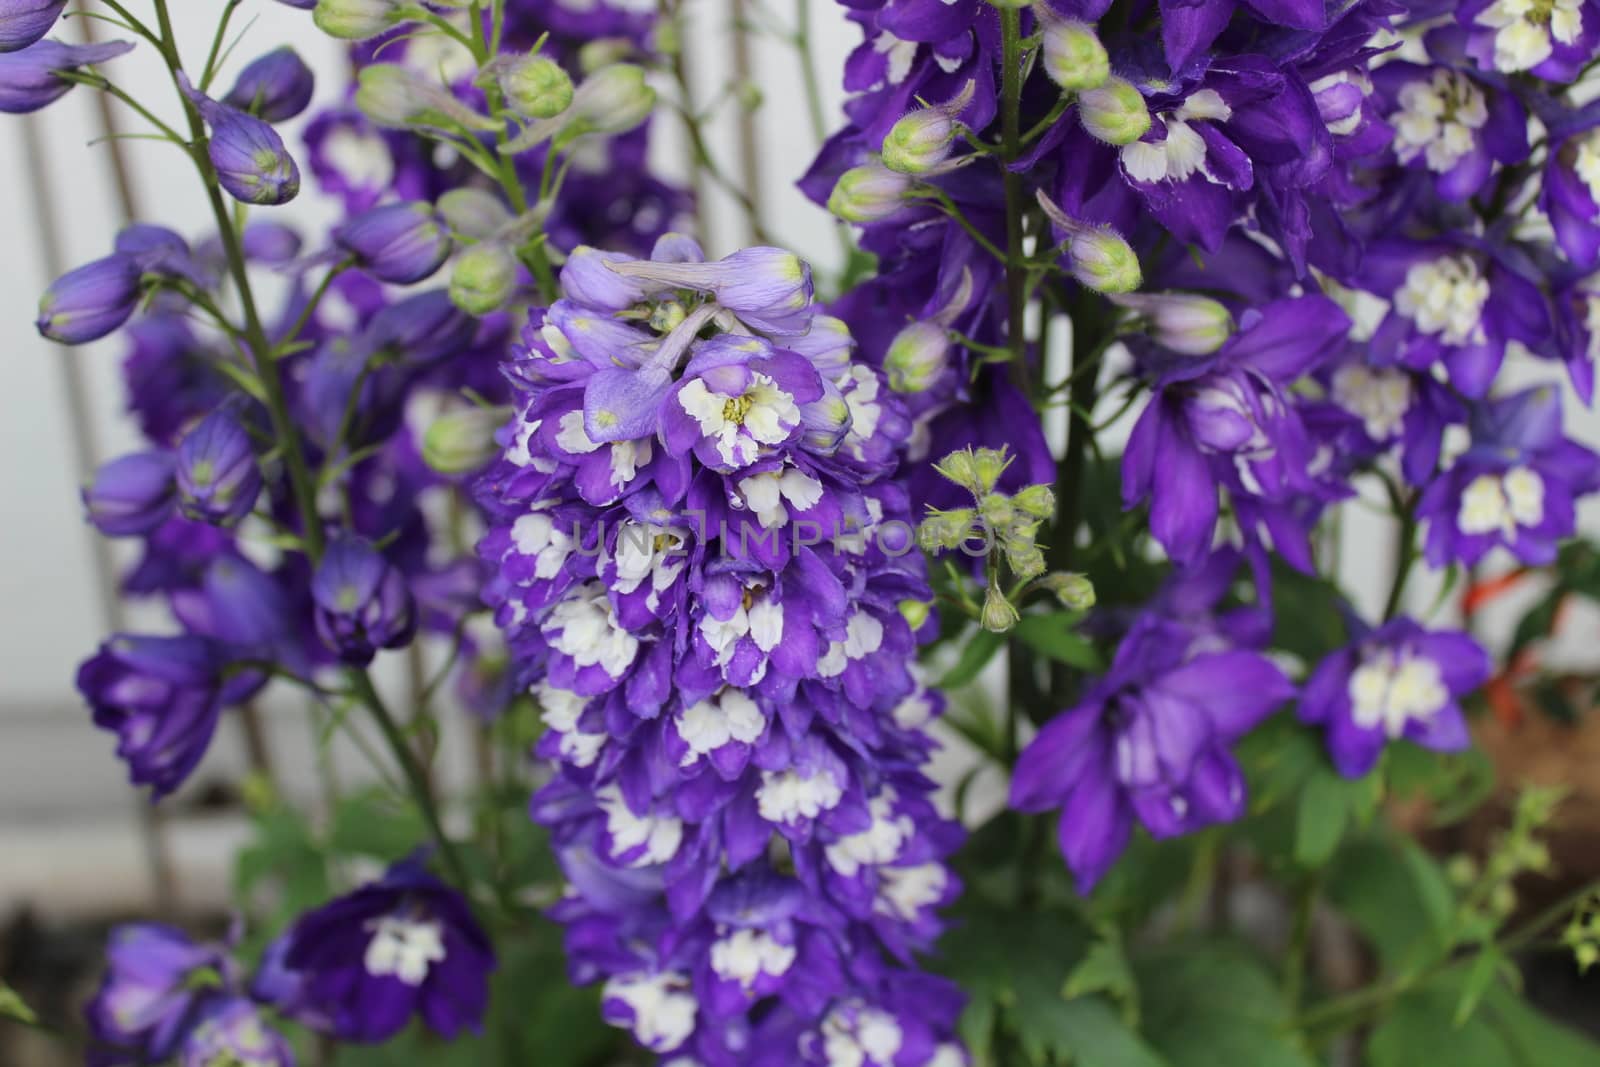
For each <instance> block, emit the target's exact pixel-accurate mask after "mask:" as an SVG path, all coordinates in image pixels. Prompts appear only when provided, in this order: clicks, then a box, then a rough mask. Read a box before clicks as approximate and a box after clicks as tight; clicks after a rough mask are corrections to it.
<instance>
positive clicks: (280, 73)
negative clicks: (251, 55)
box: [222, 45, 316, 122]
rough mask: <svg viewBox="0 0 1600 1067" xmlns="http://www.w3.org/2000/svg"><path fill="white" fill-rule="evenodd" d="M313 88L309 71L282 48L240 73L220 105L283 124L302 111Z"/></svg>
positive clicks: (292, 50) (297, 58) (313, 81)
mask: <svg viewBox="0 0 1600 1067" xmlns="http://www.w3.org/2000/svg"><path fill="white" fill-rule="evenodd" d="M315 88H316V77H315V75H313V74H312V73H311V68H310V67H308V66H306V64H305V61H304V60H302V59H301V58H300V57H299V56H298V55H296V54H295V50H294V49H293V48H290V47H288V46H287V45H285V46H284V47H282V48H277V49H274V50H273V51H271V52H268V53H267V54H266V55H264V56H262V57H261V58H259V59H257V60H255V61H254V62H253V63H251V64H250V65H249V66H247V67H245V68H244V70H242V71H240V72H239V77H238V78H237V79H236V80H235V81H234V83H233V88H232V89H230V90H228V95H227V96H225V97H223V98H222V103H224V104H226V105H227V106H228V107H231V108H235V109H236V110H239V111H244V112H247V113H249V114H251V115H254V116H256V117H257V118H259V119H263V120H265V121H266V122H283V121H285V120H287V119H292V118H294V117H295V116H296V115H298V114H300V112H302V111H304V110H305V109H306V105H308V104H310V103H311V94H312V92H313V90H314V89H315Z"/></svg>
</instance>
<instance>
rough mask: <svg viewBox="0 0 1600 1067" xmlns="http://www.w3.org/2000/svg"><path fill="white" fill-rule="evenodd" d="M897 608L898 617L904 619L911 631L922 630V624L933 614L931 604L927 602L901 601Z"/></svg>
mask: <svg viewBox="0 0 1600 1067" xmlns="http://www.w3.org/2000/svg"><path fill="white" fill-rule="evenodd" d="M899 607H900V617H901V618H903V619H905V620H906V623H907V625H909V626H910V627H911V628H912V629H913V630H920V629H922V624H923V623H925V622H927V621H928V616H929V615H931V614H933V603H932V602H931V601H927V600H902V601H900V605H899Z"/></svg>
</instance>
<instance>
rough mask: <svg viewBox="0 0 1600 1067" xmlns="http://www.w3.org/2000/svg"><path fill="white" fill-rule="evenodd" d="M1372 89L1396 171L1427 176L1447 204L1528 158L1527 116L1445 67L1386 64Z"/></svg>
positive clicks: (1509, 99) (1505, 95) (1507, 99)
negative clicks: (1390, 140)
mask: <svg viewBox="0 0 1600 1067" xmlns="http://www.w3.org/2000/svg"><path fill="white" fill-rule="evenodd" d="M1373 84H1374V85H1375V86H1376V87H1377V90H1378V94H1379V98H1380V100H1381V101H1382V102H1383V106H1384V109H1385V111H1386V119H1387V121H1388V123H1389V125H1390V126H1391V127H1393V129H1394V140H1393V144H1392V147H1393V149H1394V153H1395V157H1396V158H1397V159H1398V160H1399V161H1400V163H1401V165H1403V166H1405V167H1408V168H1411V169H1414V170H1419V171H1422V172H1424V173H1427V174H1430V175H1432V176H1433V181H1434V188H1435V189H1436V190H1437V191H1438V193H1439V195H1440V196H1442V197H1444V198H1445V199H1447V200H1455V201H1462V200H1466V199H1467V198H1468V197H1471V196H1473V195H1474V194H1476V193H1477V192H1478V190H1480V189H1482V188H1483V186H1484V183H1486V182H1487V181H1488V180H1489V176H1490V175H1491V174H1492V173H1493V171H1494V168H1495V165H1496V164H1499V165H1500V166H1511V165H1512V164H1515V163H1520V162H1522V160H1524V159H1526V158H1527V157H1528V116H1527V114H1526V113H1525V112H1524V111H1523V109H1522V105H1520V104H1519V103H1517V98H1516V97H1515V96H1513V95H1511V94H1510V93H1509V92H1504V91H1501V90H1499V89H1496V88H1495V87H1494V86H1492V85H1490V84H1486V83H1484V82H1482V81H1479V80H1478V79H1476V78H1474V77H1472V75H1470V74H1468V73H1466V72H1465V71H1463V70H1459V69H1456V68H1454V67H1449V66H1437V67H1425V66H1420V65H1418V64H1415V63H1387V64H1384V65H1383V66H1381V67H1379V68H1378V69H1377V70H1375V71H1374V72H1373Z"/></svg>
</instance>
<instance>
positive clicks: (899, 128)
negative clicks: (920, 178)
mask: <svg viewBox="0 0 1600 1067" xmlns="http://www.w3.org/2000/svg"><path fill="white" fill-rule="evenodd" d="M955 139H956V122H955V119H953V118H951V117H950V116H949V115H947V114H945V113H944V112H943V111H942V110H940V109H939V108H932V107H925V108H923V109H921V110H920V111H913V112H911V114H909V115H906V116H905V117H903V118H902V119H901V120H900V121H899V122H896V123H895V124H894V125H893V126H892V127H891V128H890V129H889V133H888V135H887V136H886V137H884V139H883V165H884V166H886V167H888V168H889V169H890V170H893V171H899V172H900V173H901V174H926V173H928V172H929V171H931V170H932V169H933V168H934V167H936V166H938V165H939V164H940V163H943V162H944V161H945V160H946V159H947V158H948V157H949V155H950V146H951V145H952V144H954V143H955Z"/></svg>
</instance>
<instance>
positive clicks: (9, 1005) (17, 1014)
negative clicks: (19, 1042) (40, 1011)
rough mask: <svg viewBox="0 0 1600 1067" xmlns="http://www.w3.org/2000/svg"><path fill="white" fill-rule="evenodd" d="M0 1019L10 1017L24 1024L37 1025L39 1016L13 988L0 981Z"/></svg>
mask: <svg viewBox="0 0 1600 1067" xmlns="http://www.w3.org/2000/svg"><path fill="white" fill-rule="evenodd" d="M0 1019H11V1020H13V1021H15V1022H19V1023H22V1024H23V1025H25V1026H38V1025H39V1016H38V1015H36V1014H34V1011H33V1009H32V1008H30V1007H28V1002H27V1001H25V1000H23V999H22V995H21V994H20V993H18V992H17V991H16V990H15V989H12V988H11V987H10V986H8V985H6V984H5V983H4V982H0Z"/></svg>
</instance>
